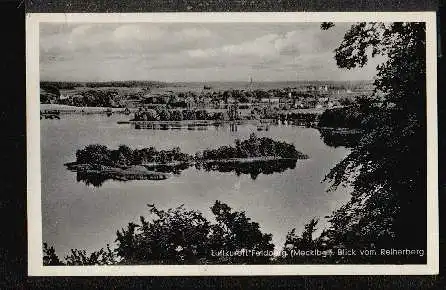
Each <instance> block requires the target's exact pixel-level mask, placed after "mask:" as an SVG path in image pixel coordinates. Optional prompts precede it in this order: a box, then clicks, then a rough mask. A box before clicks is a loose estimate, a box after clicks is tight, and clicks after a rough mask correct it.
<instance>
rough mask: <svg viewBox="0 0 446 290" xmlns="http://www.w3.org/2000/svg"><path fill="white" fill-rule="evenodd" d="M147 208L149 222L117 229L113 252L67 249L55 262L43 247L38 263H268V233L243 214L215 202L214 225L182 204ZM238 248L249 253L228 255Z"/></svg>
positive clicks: (213, 211)
mask: <svg viewBox="0 0 446 290" xmlns="http://www.w3.org/2000/svg"><path fill="white" fill-rule="evenodd" d="M148 207H149V212H150V214H151V217H150V219H149V220H147V219H146V218H144V217H141V218H140V222H139V223H133V222H131V223H129V224H128V226H127V227H126V228H123V229H121V230H118V231H117V233H116V235H117V237H116V248H115V249H114V250H111V249H110V247H109V246H108V245H107V248H106V249H105V250H104V249H100V250H99V251H96V252H93V253H91V254H88V253H86V251H84V250H75V249H73V250H71V253H70V254H69V255H68V256H66V257H65V261H61V260H60V259H59V258H58V257H57V255H56V254H55V252H54V248H52V247H51V248H48V246H47V245H46V244H44V259H43V261H44V265H63V264H65V265H111V264H124V265H129V264H132V265H143V264H220V263H222V264H244V263H249V264H263V263H267V262H268V261H269V260H270V259H271V255H270V254H269V253H266V252H265V251H269V252H271V251H272V250H273V249H274V245H273V244H272V243H271V235H270V234H265V233H262V232H261V231H260V227H259V224H258V223H256V222H253V221H251V219H250V218H248V217H246V214H245V213H244V212H237V211H233V210H232V209H231V208H230V207H229V206H228V205H227V204H224V203H221V202H220V201H218V200H217V201H216V202H215V204H214V205H213V206H212V207H211V211H212V213H213V215H214V219H215V222H210V221H209V220H207V219H206V218H204V217H203V215H202V214H201V213H200V212H198V211H194V210H186V209H184V207H183V206H180V207H177V208H174V209H169V210H160V209H158V208H156V207H155V206H154V205H148ZM243 250H253V251H254V253H251V254H249V255H234V253H236V252H237V251H238V252H241V251H243ZM221 251H223V252H221ZM229 253H231V254H230V255H229Z"/></svg>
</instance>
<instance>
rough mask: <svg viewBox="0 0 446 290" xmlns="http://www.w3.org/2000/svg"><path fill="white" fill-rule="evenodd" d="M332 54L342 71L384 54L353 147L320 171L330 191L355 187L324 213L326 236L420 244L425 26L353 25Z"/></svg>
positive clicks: (370, 243)
mask: <svg viewBox="0 0 446 290" xmlns="http://www.w3.org/2000/svg"><path fill="white" fill-rule="evenodd" d="M335 53H336V54H335V58H336V61H337V64H338V66H339V67H341V68H346V69H351V68H354V67H362V66H364V65H365V64H366V63H367V61H368V59H369V57H370V56H371V57H373V56H376V55H383V56H384V57H385V58H386V60H385V62H384V63H383V64H382V65H380V66H378V74H377V76H376V79H375V82H374V84H375V91H374V94H373V96H372V98H373V100H374V103H375V106H378V107H379V110H378V111H374V113H373V114H367V116H365V118H364V120H363V124H362V126H363V127H364V128H366V129H367V130H366V132H365V133H364V134H363V136H362V138H361V139H360V141H359V143H358V145H357V146H356V147H354V148H353V149H352V151H351V153H350V154H349V155H348V156H347V157H346V158H345V159H343V160H342V161H341V162H339V163H338V164H337V165H336V166H335V167H334V168H333V169H332V170H331V171H330V173H329V174H328V175H327V176H326V179H328V180H330V181H331V182H332V189H334V188H336V187H338V186H339V185H342V184H346V183H350V184H351V185H352V186H353V188H354V191H353V193H352V198H351V200H350V201H349V202H348V203H347V204H346V205H344V206H343V207H341V208H340V209H339V210H337V211H336V212H334V213H333V215H332V216H331V220H330V221H331V227H330V229H329V232H328V236H329V238H330V241H331V243H333V244H334V245H340V244H342V245H343V246H346V247H361V246H363V247H378V248H379V247H390V246H394V247H399V248H401V247H411V248H425V243H426V137H425V135H426V133H425V132H426V131H425V122H426V121H425V117H426V116H425V98H426V68H425V60H426V59H425V24H424V23H392V24H383V23H358V24H354V25H353V26H352V27H351V28H350V30H349V31H348V32H347V33H346V34H345V36H344V40H343V41H342V43H341V44H340V46H339V47H338V48H337V49H336V50H335ZM352 177H353V178H352ZM396 259H403V258H402V257H397V258H396ZM387 260H388V259H387Z"/></svg>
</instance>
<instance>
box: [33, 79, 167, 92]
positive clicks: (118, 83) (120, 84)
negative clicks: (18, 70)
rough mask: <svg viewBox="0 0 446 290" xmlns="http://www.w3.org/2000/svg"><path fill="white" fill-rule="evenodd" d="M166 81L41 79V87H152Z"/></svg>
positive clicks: (67, 88)
mask: <svg viewBox="0 0 446 290" xmlns="http://www.w3.org/2000/svg"><path fill="white" fill-rule="evenodd" d="M165 85H167V83H166V82H161V81H98V82H70V81H41V82H40V87H41V88H44V89H45V88H57V89H65V90H69V89H75V88H76V87H87V88H100V87H125V88H136V87H153V86H165Z"/></svg>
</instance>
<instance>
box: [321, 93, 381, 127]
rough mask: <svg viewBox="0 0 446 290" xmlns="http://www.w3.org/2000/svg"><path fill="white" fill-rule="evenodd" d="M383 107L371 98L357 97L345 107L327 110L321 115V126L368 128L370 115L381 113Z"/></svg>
mask: <svg viewBox="0 0 446 290" xmlns="http://www.w3.org/2000/svg"><path fill="white" fill-rule="evenodd" d="M380 110H381V108H379V107H378V106H377V104H375V103H374V102H373V101H372V99H370V98H366V97H364V98H357V99H356V100H355V102H354V103H353V104H350V105H348V106H345V107H340V108H333V109H327V110H325V111H324V112H323V113H322V115H321V116H320V117H319V122H318V126H319V127H334V128H350V129H366V128H363V127H366V126H367V121H369V119H368V118H369V117H370V116H372V115H374V114H379V112H380Z"/></svg>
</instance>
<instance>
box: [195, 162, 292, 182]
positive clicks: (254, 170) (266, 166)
mask: <svg viewBox="0 0 446 290" xmlns="http://www.w3.org/2000/svg"><path fill="white" fill-rule="evenodd" d="M296 162H297V160H292V159H280V160H258V161H252V162H241V161H230V162H219V161H213V162H207V163H204V164H196V166H195V167H196V168H197V169H199V170H201V169H204V170H206V171H218V172H235V174H237V176H240V175H241V174H249V175H250V176H251V179H252V180H256V179H257V177H258V176H259V175H260V174H261V173H263V174H267V175H269V174H274V173H282V172H284V171H285V170H288V169H294V168H296Z"/></svg>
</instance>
